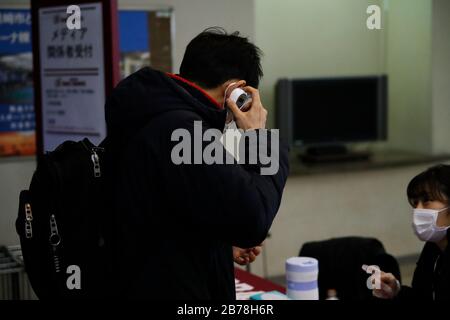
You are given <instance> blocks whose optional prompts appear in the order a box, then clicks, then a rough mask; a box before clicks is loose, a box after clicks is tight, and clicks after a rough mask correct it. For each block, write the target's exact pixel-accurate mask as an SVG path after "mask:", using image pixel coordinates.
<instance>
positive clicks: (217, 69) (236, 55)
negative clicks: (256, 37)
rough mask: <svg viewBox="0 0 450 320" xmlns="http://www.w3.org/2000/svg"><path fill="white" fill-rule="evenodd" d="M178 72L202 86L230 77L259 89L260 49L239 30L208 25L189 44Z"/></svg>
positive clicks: (210, 85)
mask: <svg viewBox="0 0 450 320" xmlns="http://www.w3.org/2000/svg"><path fill="white" fill-rule="evenodd" d="M180 75H181V76H182V77H183V78H186V79H188V80H190V81H192V82H195V83H197V84H198V85H200V86H201V87H204V88H207V89H211V88H216V87H217V86H219V85H221V84H223V83H224V82H226V81H228V80H230V79H241V80H245V81H246V82H247V85H249V86H252V87H255V88H258V85H259V80H260V78H261V77H262V76H263V72H262V68H261V50H260V49H259V48H258V47H257V46H255V45H254V44H253V43H251V42H249V41H248V39H247V38H245V37H241V36H240V35H239V32H234V33H232V34H228V33H227V32H226V31H225V30H224V29H223V28H219V27H213V28H208V29H206V30H205V31H203V32H202V33H200V34H199V35H198V36H196V37H195V38H194V39H192V40H191V42H190V43H189V44H188V46H187V48H186V52H185V53H184V57H183V61H182V62H181V66H180Z"/></svg>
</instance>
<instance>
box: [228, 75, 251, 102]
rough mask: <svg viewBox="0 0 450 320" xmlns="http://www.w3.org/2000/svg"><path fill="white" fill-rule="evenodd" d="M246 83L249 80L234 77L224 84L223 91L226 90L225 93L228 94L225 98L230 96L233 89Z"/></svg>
mask: <svg viewBox="0 0 450 320" xmlns="http://www.w3.org/2000/svg"><path fill="white" fill-rule="evenodd" d="M246 83H247V82H246V81H245V80H237V79H232V80H228V81H227V82H225V83H224V84H222V91H223V92H224V95H225V94H226V95H227V96H226V97H225V99H227V98H228V97H229V96H230V94H231V91H233V90H234V89H236V88H240V87H245V85H246Z"/></svg>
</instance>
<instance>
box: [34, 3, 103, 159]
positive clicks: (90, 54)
mask: <svg viewBox="0 0 450 320" xmlns="http://www.w3.org/2000/svg"><path fill="white" fill-rule="evenodd" d="M79 7H80V9H81V28H80V29H79V30H76V29H75V30H69V29H68V28H67V24H66V21H67V18H68V17H69V16H70V14H67V12H66V10H67V6H58V7H47V8H41V9H39V35H40V44H39V46H40V60H41V61H40V62H41V65H40V72H41V93H42V129H43V140H44V141H43V145H44V151H50V150H53V149H54V148H55V147H57V146H58V145H59V144H60V143H62V142H63V141H65V140H74V141H78V140H81V139H83V138H84V137H87V138H89V139H90V140H91V141H92V142H93V143H94V144H98V143H100V142H101V141H102V140H103V139H104V137H105V136H106V123H105V111H104V104H105V79H104V78H105V76H104V54H103V17H102V5H101V3H92V4H82V5H79Z"/></svg>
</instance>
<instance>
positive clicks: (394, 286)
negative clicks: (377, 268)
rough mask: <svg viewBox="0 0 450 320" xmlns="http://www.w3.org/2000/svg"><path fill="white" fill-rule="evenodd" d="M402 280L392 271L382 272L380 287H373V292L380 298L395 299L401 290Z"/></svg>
mask: <svg viewBox="0 0 450 320" xmlns="http://www.w3.org/2000/svg"><path fill="white" fill-rule="evenodd" d="M400 288H401V286H400V282H399V281H398V280H397V279H396V278H395V276H394V275H393V274H392V273H385V272H383V271H381V273H380V289H373V292H372V294H373V295H374V296H375V297H377V298H380V299H394V298H395V297H396V296H397V295H398V293H399V292H400Z"/></svg>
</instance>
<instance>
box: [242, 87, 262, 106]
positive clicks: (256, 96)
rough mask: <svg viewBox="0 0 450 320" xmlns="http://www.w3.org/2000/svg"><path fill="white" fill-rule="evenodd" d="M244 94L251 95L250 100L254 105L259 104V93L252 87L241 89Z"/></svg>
mask: <svg viewBox="0 0 450 320" xmlns="http://www.w3.org/2000/svg"><path fill="white" fill-rule="evenodd" d="M242 89H243V90H244V91H245V92H247V93H250V94H251V95H252V99H253V100H254V101H255V102H256V103H261V97H260V96H259V91H258V90H257V89H255V88H253V87H250V86H246V87H243V88H242Z"/></svg>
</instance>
